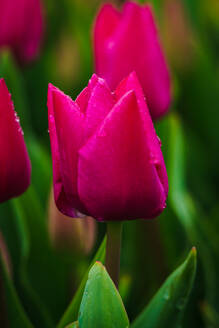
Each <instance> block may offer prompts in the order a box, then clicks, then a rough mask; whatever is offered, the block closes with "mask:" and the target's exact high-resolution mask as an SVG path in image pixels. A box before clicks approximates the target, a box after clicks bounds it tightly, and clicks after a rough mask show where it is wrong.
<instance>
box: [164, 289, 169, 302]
mask: <svg viewBox="0 0 219 328" xmlns="http://www.w3.org/2000/svg"><path fill="white" fill-rule="evenodd" d="M163 298H164V299H165V300H166V301H168V300H169V299H170V293H169V292H168V290H167V291H165V293H164V295H163Z"/></svg>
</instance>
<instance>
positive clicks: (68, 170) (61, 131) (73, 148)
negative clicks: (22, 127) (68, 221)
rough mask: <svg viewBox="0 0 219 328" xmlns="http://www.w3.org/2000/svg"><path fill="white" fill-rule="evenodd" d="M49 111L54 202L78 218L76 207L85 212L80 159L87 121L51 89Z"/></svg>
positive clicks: (59, 94) (62, 95)
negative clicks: (79, 180) (79, 184)
mask: <svg viewBox="0 0 219 328" xmlns="http://www.w3.org/2000/svg"><path fill="white" fill-rule="evenodd" d="M48 110H49V131H50V140H51V148H52V157H53V172H54V173H53V174H54V177H53V179H54V195H55V201H56V204H57V207H58V208H59V210H60V211H61V212H62V213H64V214H66V215H68V216H72V217H75V211H74V208H75V207H76V208H78V209H81V210H82V212H85V209H84V207H83V206H82V204H81V203H80V200H79V198H78V194H77V158H78V149H79V146H80V144H81V142H82V140H83V135H84V122H83V121H84V117H83V114H82V113H81V111H80V109H79V107H78V105H77V104H76V103H75V102H73V101H72V100H71V98H70V97H68V96H66V95H65V94H64V93H62V92H61V91H60V90H59V89H57V88H55V87H54V86H52V85H49V91H48Z"/></svg>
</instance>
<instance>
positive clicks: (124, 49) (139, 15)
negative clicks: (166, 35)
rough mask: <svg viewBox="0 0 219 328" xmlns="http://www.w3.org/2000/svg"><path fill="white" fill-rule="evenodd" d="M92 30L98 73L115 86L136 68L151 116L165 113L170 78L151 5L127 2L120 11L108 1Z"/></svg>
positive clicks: (155, 117)
mask: <svg viewBox="0 0 219 328" xmlns="http://www.w3.org/2000/svg"><path fill="white" fill-rule="evenodd" d="M93 33H94V35H93V38H94V59H95V70H96V73H97V74H98V75H99V76H100V77H103V78H104V79H105V80H106V81H107V83H108V84H109V86H110V87H111V88H112V89H115V88H116V86H117V84H118V83H119V82H120V81H121V79H123V78H125V77H126V76H127V75H128V74H129V73H131V72H132V71H136V73H137V76H138V78H139V81H140V83H141V85H142V88H143V90H144V94H145V96H146V100H147V103H148V107H149V110H150V113H151V116H152V118H153V119H158V118H160V117H161V116H162V115H164V114H165V113H166V112H167V111H168V108H169V105H170V98H171V95H170V77H169V72H168V67H167V64H166V61H165V58H164V54H163V51H162V48H161V45H160V40H159V34H158V31H157V27H156V24H155V20H154V15H153V13H152V9H151V6H150V5H148V4H147V5H144V6H140V5H138V4H137V3H134V2H131V1H127V2H126V3H125V4H124V7H123V9H122V12H119V11H118V10H117V9H116V8H115V7H114V6H113V5H111V4H105V5H103V7H102V8H101V9H100V11H99V13H98V15H97V18H96V21H95V25H94V31H93Z"/></svg>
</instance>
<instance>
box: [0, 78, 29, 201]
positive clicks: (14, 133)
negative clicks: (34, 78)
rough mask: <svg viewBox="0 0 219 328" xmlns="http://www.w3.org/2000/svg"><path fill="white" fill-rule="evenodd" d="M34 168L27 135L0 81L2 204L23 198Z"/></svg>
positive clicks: (0, 194) (2, 82)
mask: <svg viewBox="0 0 219 328" xmlns="http://www.w3.org/2000/svg"><path fill="white" fill-rule="evenodd" d="M30 175H31V165H30V160H29V157H28V153H27V149H26V146H25V143H24V137H23V132H22V129H21V126H20V123H19V118H18V117H17V115H16V113H15V111H14V106H13V102H12V100H11V96H10V93H9V91H8V89H7V86H6V84H5V81H4V79H0V203H1V202H4V201H6V200H8V199H10V198H12V197H16V196H19V195H20V194H22V193H23V192H24V191H25V190H26V189H27V187H28V186H29V184H30Z"/></svg>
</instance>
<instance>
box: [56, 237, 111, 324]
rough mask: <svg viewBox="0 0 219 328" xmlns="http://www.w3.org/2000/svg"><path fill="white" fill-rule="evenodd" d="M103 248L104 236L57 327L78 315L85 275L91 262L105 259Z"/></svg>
mask: <svg viewBox="0 0 219 328" xmlns="http://www.w3.org/2000/svg"><path fill="white" fill-rule="evenodd" d="M105 249H106V238H104V240H103V241H102V243H101V245H100V247H99V249H98V251H97V253H96V254H95V256H94V258H93V260H92V262H91V264H90V266H89V268H88V270H87V271H86V273H85V275H84V277H83V279H82V281H81V284H80V286H79V287H78V289H77V291H76V293H75V295H74V297H73V299H72V301H71V303H70V304H69V306H68V308H67V310H66V311H65V313H64V315H63V316H62V318H61V320H60V322H59V324H58V326H57V327H58V328H63V327H65V326H66V325H67V324H69V323H70V322H72V321H73V320H77V317H78V311H79V307H80V303H81V299H82V296H83V292H84V288H85V285H86V281H87V277H88V273H89V271H90V268H91V267H92V266H93V264H94V263H95V262H96V261H101V262H104V261H105Z"/></svg>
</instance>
